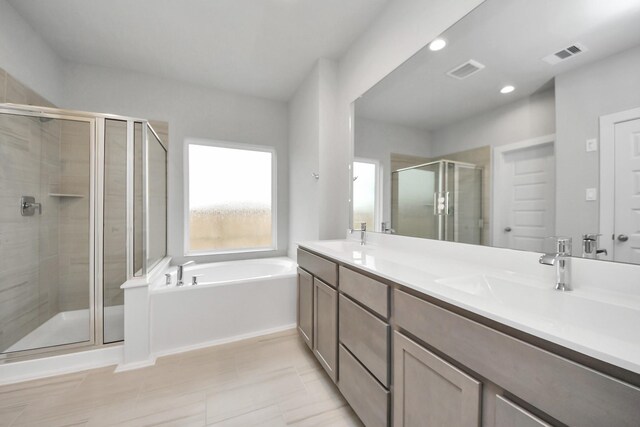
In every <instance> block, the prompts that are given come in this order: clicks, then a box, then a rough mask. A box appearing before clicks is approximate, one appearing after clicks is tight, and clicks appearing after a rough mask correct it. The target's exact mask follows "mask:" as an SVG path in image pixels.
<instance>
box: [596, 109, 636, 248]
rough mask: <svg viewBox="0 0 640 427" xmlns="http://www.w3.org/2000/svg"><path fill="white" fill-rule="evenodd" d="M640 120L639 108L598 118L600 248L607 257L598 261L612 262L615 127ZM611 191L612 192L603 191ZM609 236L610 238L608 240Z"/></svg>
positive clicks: (614, 201)
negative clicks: (604, 250)
mask: <svg viewBox="0 0 640 427" xmlns="http://www.w3.org/2000/svg"><path fill="white" fill-rule="evenodd" d="M636 119H640V108H632V109H630V110H625V111H619V112H617V113H613V114H607V115H604V116H600V135H599V136H600V144H599V145H600V147H599V149H600V159H599V160H600V167H599V169H600V186H599V189H598V192H599V193H600V219H599V225H600V231H599V232H600V234H602V240H601V241H600V248H601V249H606V250H607V255H600V259H605V260H613V259H614V258H613V249H614V244H613V235H614V233H615V203H616V200H615V179H616V176H615V166H616V158H615V142H616V134H615V130H616V125H617V124H620V123H624V122H628V121H631V120H636ZM604 189H613V191H603V190H604ZM609 236H612V238H611V239H610V238H609Z"/></svg>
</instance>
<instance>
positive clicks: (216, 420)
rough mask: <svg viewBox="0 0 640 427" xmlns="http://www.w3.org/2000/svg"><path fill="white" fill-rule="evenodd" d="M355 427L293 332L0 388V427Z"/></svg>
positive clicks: (354, 420)
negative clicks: (134, 366)
mask: <svg viewBox="0 0 640 427" xmlns="http://www.w3.org/2000/svg"><path fill="white" fill-rule="evenodd" d="M209 425H210V426H243V427H245V426H269V427H270V426H361V425H362V424H361V422H360V421H359V420H358V418H357V417H356V415H355V414H354V413H353V411H352V410H351V408H350V407H349V406H348V405H347V403H346V402H345V400H344V398H342V396H341V395H340V392H339V391H338V390H337V388H336V387H335V386H334V384H333V383H332V382H331V380H329V378H328V377H327V376H326V375H325V373H324V371H323V370H322V367H321V366H320V365H319V364H318V363H317V362H316V360H315V358H314V357H313V355H312V354H311V352H310V351H309V349H308V348H307V347H306V346H305V344H304V343H303V342H302V341H301V340H300V339H299V338H298V336H297V334H296V332H295V330H291V331H286V332H282V333H278V334H273V335H268V336H264V337H260V338H254V339H250V340H245V341H241V342H237V343H232V344H227V345H222V346H217V347H210V348H206V349H202V350H196V351H191V352H188V353H181V354H177V355H173V356H166V357H163V358H160V359H158V361H157V363H156V365H155V366H152V367H149V368H144V369H138V370H135V371H128V372H122V373H114V372H113V367H109V368H102V369H94V370H90V371H84V372H79V373H75V374H68V375H61V376H57V377H52V378H47V379H43V380H36V381H29V382H23V383H18V384H13V385H7V386H2V387H0V426H47V427H56V426H136V427H138V426H180V427H182V426H209Z"/></svg>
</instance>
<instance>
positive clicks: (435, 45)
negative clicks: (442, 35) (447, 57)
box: [429, 39, 447, 52]
mask: <svg viewBox="0 0 640 427" xmlns="http://www.w3.org/2000/svg"><path fill="white" fill-rule="evenodd" d="M446 45H447V42H446V40H445V39H435V40H434V41H432V42H431V43H429V49H431V50H432V51H434V52H436V51H438V50H441V49H444V47H445V46H446Z"/></svg>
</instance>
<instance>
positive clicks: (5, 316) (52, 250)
mask: <svg viewBox="0 0 640 427" xmlns="http://www.w3.org/2000/svg"><path fill="white" fill-rule="evenodd" d="M0 102H10V103H20V104H32V105H45V106H51V104H50V103H49V102H48V101H46V100H45V99H43V98H42V97H39V96H38V95H37V94H36V93H35V92H33V91H31V90H30V89H29V88H27V87H25V86H23V85H22V84H20V83H19V82H18V81H17V80H15V79H14V78H13V77H11V76H10V75H8V74H7V73H6V72H5V71H4V70H1V69H0ZM59 151H60V125H59V122H57V121H54V120H52V121H50V122H48V123H41V122H40V121H39V119H31V118H26V117H23V118H17V119H16V118H12V119H9V118H8V117H6V116H0V250H1V251H2V253H1V254H0V351H1V350H4V349H6V348H7V347H9V346H11V345H12V344H13V343H14V342H16V341H18V340H19V339H20V338H22V337H23V336H24V335H26V334H27V333H29V332H30V331H32V330H33V329H35V328H36V327H38V326H39V325H40V324H42V323H43V322H45V321H47V320H48V319H49V318H50V317H51V316H53V315H54V314H55V313H57V312H58V295H57V293H58V284H59V282H60V280H59V263H58V237H59V228H58V206H57V204H58V201H57V200H48V201H47V203H46V204H45V206H43V215H39V216H32V217H22V216H21V215H20V210H19V202H20V197H21V196H22V195H30V196H34V197H35V198H36V200H37V201H43V198H44V197H46V194H48V191H49V188H48V187H49V186H50V185H56V184H57V183H58V182H59Z"/></svg>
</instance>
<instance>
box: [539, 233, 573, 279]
mask: <svg viewBox="0 0 640 427" xmlns="http://www.w3.org/2000/svg"><path fill="white" fill-rule="evenodd" d="M539 262H540V264H544V265H550V266H555V267H556V290H558V291H570V290H571V238H570V237H566V238H565V237H559V238H557V240H556V253H554V254H544V255H542V256H541V257H540V260H539Z"/></svg>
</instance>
